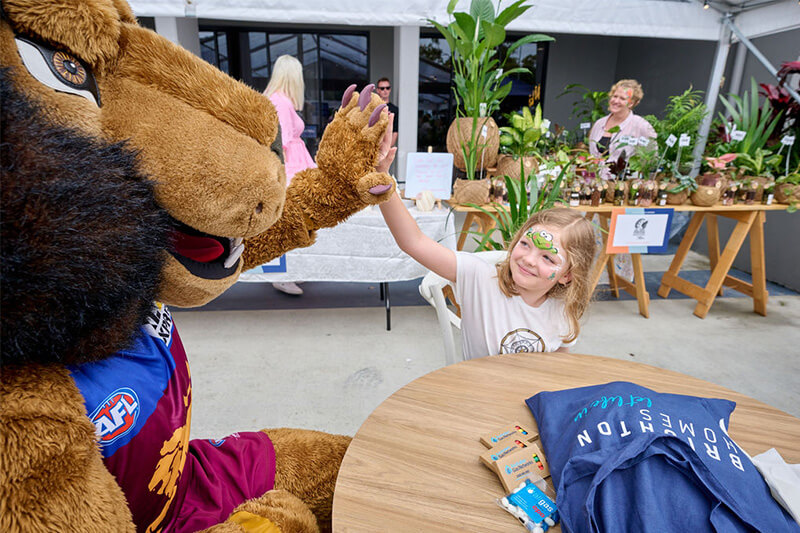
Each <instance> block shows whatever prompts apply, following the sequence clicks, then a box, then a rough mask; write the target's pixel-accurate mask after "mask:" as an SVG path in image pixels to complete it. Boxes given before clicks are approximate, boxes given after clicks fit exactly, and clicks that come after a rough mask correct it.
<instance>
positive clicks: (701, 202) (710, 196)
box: [691, 173, 723, 207]
mask: <svg viewBox="0 0 800 533" xmlns="http://www.w3.org/2000/svg"><path fill="white" fill-rule="evenodd" d="M722 181H723V180H722V176H721V175H720V174H717V173H708V174H703V175H702V176H699V177H698V178H697V190H696V191H694V192H692V195H691V199H692V203H693V204H694V205H698V206H700V207H711V206H712V205H716V204H717V203H718V202H719V199H720V196H722V186H723V183H722Z"/></svg>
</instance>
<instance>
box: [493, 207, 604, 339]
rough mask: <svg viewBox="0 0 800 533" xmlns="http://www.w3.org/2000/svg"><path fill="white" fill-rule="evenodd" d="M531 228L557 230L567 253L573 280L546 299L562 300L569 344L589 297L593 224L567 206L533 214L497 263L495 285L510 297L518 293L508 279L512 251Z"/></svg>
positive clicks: (577, 330) (556, 286) (548, 294)
mask: <svg viewBox="0 0 800 533" xmlns="http://www.w3.org/2000/svg"><path fill="white" fill-rule="evenodd" d="M534 226H542V227H543V228H544V229H551V230H558V231H559V237H560V238H559V240H560V241H561V248H563V249H564V251H565V252H566V253H567V262H568V265H569V266H568V270H567V271H568V272H569V273H571V274H572V278H571V279H570V281H569V282H568V283H567V284H566V285H562V284H561V283H556V284H555V285H554V286H553V288H552V289H550V291H549V292H548V293H547V297H548V298H550V297H552V298H559V299H562V300H564V313H565V314H566V318H567V321H568V323H569V333H568V334H567V336H565V337H564V342H572V341H573V340H575V339H576V338H577V337H578V333H580V329H581V327H580V323H579V322H578V320H579V319H580V318H581V316H583V312H584V311H586V307H587V306H588V305H589V300H590V299H591V296H592V287H591V282H590V279H589V278H590V277H591V273H592V264H593V263H594V255H595V251H596V248H597V245H596V243H595V237H594V231H593V229H592V224H591V222H589V221H588V220H586V219H585V218H584V217H583V216H582V215H581V213H580V212H578V211H575V210H573V209H569V208H566V207H554V208H552V209H545V210H544V211H539V212H538V213H534V214H533V215H532V216H531V217H530V218H529V219H528V220H527V222H525V224H523V226H522V227H521V228H520V229H519V231H517V233H516V235H514V238H513V239H512V240H511V243H510V244H509V245H508V255H506V258H505V259H504V260H503V261H501V262H500V263H498V264H497V282H498V284H499V285H500V290H501V291H503V294H505V295H506V296H508V297H509V298H510V297H511V296H513V295H517V294H519V290H518V289H517V287H516V285H515V284H514V280H513V279H512V278H511V265H510V260H511V250H513V249H514V247H515V246H516V245H517V243H518V242H519V240H520V239H521V238H522V236H523V235H525V233H526V232H527V231H528V230H529V229H530V228H532V227H534Z"/></svg>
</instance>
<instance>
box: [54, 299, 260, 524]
mask: <svg viewBox="0 0 800 533" xmlns="http://www.w3.org/2000/svg"><path fill="white" fill-rule="evenodd" d="M69 370H70V372H71V373H72V377H73V378H74V380H75V383H76V384H77V386H78V388H79V389H80V391H81V393H82V394H83V398H84V401H85V405H86V412H87V413H88V414H89V417H90V419H91V420H92V423H94V425H95V428H96V433H97V437H98V439H99V444H100V449H101V452H102V454H103V461H104V462H105V465H106V467H107V468H108V470H109V471H110V472H111V473H112V474H113V475H114V477H116V479H117V482H118V483H119V484H120V486H121V487H122V490H123V491H124V492H125V497H126V498H127V500H128V505H129V506H130V510H131V513H132V514H133V520H134V522H135V523H136V526H137V529H138V530H139V531H163V530H168V531H197V530H199V529H205V528H207V527H210V526H212V525H214V524H217V523H219V522H223V521H224V520H225V519H226V518H227V517H228V516H229V515H230V513H231V512H232V511H233V509H234V508H235V507H236V506H237V505H239V504H240V503H242V502H243V501H245V500H248V499H250V498H254V497H257V496H261V495H263V494H264V493H265V492H267V491H269V490H271V489H272V487H273V484H274V481H275V453H274V449H273V447H272V443H271V442H270V440H269V437H267V435H266V434H265V433H263V432H252V433H235V434H233V435H230V436H228V437H226V438H224V439H220V440H192V441H190V440H189V427H190V421H191V414H192V408H191V401H192V385H191V377H190V374H189V366H188V364H187V361H186V353H185V352H184V349H183V344H182V343H181V340H180V337H179V336H178V332H177V330H176V329H175V325H174V323H173V321H172V317H171V315H170V313H169V311H168V310H167V308H166V307H164V306H163V305H161V304H156V305H155V306H154V308H153V311H152V313H151V314H150V316H149V317H148V321H147V324H145V325H144V326H142V328H141V330H140V331H139V333H138V334H137V336H136V337H135V339H134V341H133V343H132V344H131V346H130V347H129V348H128V349H127V350H123V351H121V352H119V353H117V354H115V355H114V356H113V357H111V358H109V359H105V360H103V361H98V362H93V363H87V364H83V365H78V366H72V367H70V368H69Z"/></svg>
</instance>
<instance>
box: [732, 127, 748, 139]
mask: <svg viewBox="0 0 800 533" xmlns="http://www.w3.org/2000/svg"><path fill="white" fill-rule="evenodd" d="M745 137H747V132H746V131H740V130H736V131H734V132H732V133H731V139H733V140H734V141H743V140H744V138H745Z"/></svg>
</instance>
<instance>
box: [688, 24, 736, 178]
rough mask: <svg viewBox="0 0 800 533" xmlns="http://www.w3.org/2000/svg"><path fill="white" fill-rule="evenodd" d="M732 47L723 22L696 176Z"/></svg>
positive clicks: (696, 149)
mask: <svg viewBox="0 0 800 533" xmlns="http://www.w3.org/2000/svg"><path fill="white" fill-rule="evenodd" d="M729 17H730V15H729V14H725V15H724V16H723V20H726V19H728V18H729ZM730 47H731V31H730V29H729V28H728V27H727V26H726V25H725V24H721V25H720V28H719V41H718V42H717V52H716V54H715V56H714V65H713V67H712V68H711V76H710V77H709V80H708V90H707V91H706V109H707V110H708V112H707V113H706V116H705V117H704V118H703V122H702V123H701V124H700V129H699V130H698V132H697V142H696V143H695V145H694V152H693V156H694V161H693V163H692V171H691V176H692V177H696V176H697V175H698V174H699V173H700V161H701V159H702V157H703V152H704V151H705V149H706V141H707V140H708V131H709V130H710V129H711V121H712V120H713V118H714V108H715V107H716V105H717V98H718V97H719V86H720V83H721V81H722V75H723V74H724V73H725V64H726V63H727V61H728V51H729V50H730Z"/></svg>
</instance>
